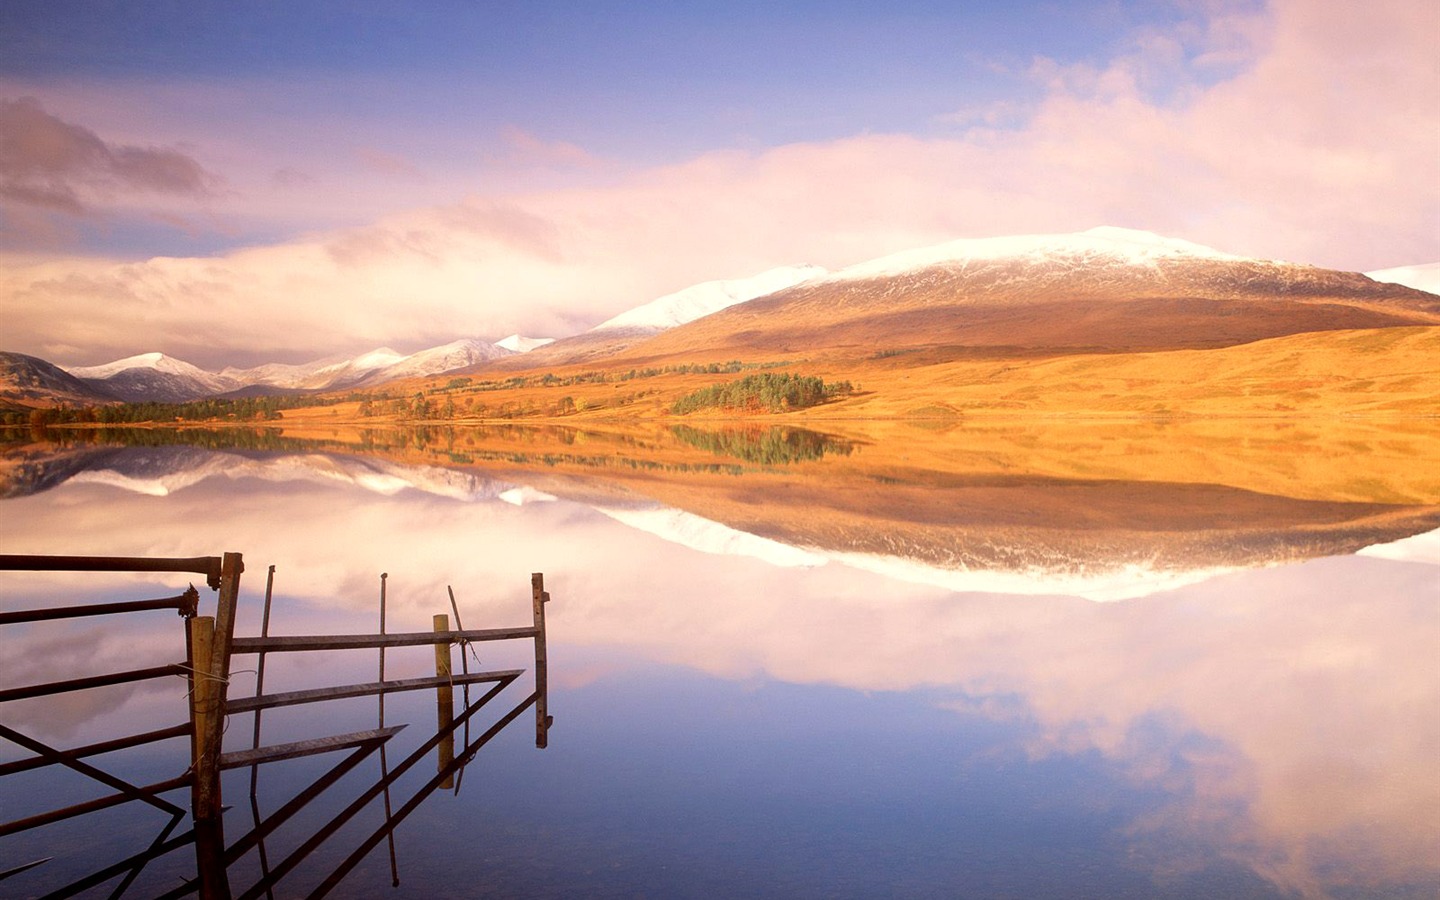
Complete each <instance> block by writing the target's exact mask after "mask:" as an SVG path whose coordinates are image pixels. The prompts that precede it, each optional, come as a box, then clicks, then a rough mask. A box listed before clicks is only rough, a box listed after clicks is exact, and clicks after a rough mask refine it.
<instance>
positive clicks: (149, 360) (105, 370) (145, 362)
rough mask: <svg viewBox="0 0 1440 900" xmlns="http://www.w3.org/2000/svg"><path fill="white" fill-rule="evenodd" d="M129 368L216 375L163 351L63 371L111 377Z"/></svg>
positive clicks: (200, 375) (72, 367)
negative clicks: (167, 354)
mask: <svg viewBox="0 0 1440 900" xmlns="http://www.w3.org/2000/svg"><path fill="white" fill-rule="evenodd" d="M131 369H150V370H152V371H155V372H164V373H165V374H166V375H186V376H190V377H193V378H215V377H217V376H215V375H212V374H211V373H209V372H206V371H205V370H204V369H202V368H200V367H199V366H193V365H191V364H190V363H187V362H185V361H184V360H180V359H175V358H174V357H170V356H166V355H165V354H163V353H139V354H136V355H135V356H127V357H125V358H124V359H117V360H115V361H114V362H112V363H105V364H104V365H102V366H71V367H69V368H66V369H65V371H67V372H69V373H70V374H71V375H74V376H75V377H76V378H112V377H114V376H116V375H119V374H120V373H121V372H125V371H129V370H131Z"/></svg>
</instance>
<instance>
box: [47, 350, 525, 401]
mask: <svg viewBox="0 0 1440 900" xmlns="http://www.w3.org/2000/svg"><path fill="white" fill-rule="evenodd" d="M511 353H512V351H510V350H506V349H504V348H501V347H499V346H497V345H495V344H491V343H489V342H488V341H481V340H475V339H470V338H467V339H463V340H458V341H452V342H451V343H449V344H444V345H442V346H439V347H431V348H430V349H428V350H421V351H419V352H417V353H411V354H403V353H397V352H395V351H394V350H391V349H390V348H388V347H381V348H378V349H376V350H371V351H370V352H368V353H362V354H361V355H359V356H354V357H328V358H326V359H319V360H315V361H314V362H309V363H303V364H300V365H287V364H284V363H270V364H267V365H263V366H255V367H254V368H250V369H237V368H234V367H231V368H227V369H224V370H223V371H221V372H219V373H218V374H217V373H214V372H207V371H205V370H204V369H201V368H200V367H198V366H195V365H192V364H190V363H187V362H184V361H183V360H178V359H175V358H173V357H170V356H166V355H165V354H163V353H142V354H140V355H138V356H129V357H126V358H125V359H119V360H116V361H115V362H112V363H106V364H105V365H101V366H78V367H75V368H71V369H68V370H65V371H67V372H68V373H69V374H70V375H72V376H74V377H75V378H78V379H79V380H80V381H81V382H82V383H84V384H85V385H88V386H89V387H90V388H93V389H95V390H97V391H100V392H102V393H103V394H104V395H107V396H112V397H118V398H119V399H121V400H126V401H130V402H143V401H147V400H156V401H161V402H166V403H182V402H185V401H187V400H199V399H201V398H204V397H214V396H218V395H223V394H234V393H237V392H245V393H251V394H253V393H256V392H257V391H259V392H263V391H264V389H276V390H281V391H326V390H341V389H344V388H350V387H362V386H372V385H376V384H380V383H382V382H386V381H393V380H395V379H397V378H418V377H424V376H426V375H439V374H442V373H444V372H449V371H452V370H454V369H463V368H465V367H467V366H473V365H475V364H477V363H481V362H485V361H487V360H492V359H497V358H499V357H502V356H510V355H511Z"/></svg>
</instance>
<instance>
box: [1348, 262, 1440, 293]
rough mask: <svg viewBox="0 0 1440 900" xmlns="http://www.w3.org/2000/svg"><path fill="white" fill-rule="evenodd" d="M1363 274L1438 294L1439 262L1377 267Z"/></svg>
mask: <svg viewBox="0 0 1440 900" xmlns="http://www.w3.org/2000/svg"><path fill="white" fill-rule="evenodd" d="M1365 275H1366V276H1367V277H1369V278H1371V279H1373V280H1375V281H1383V282H1385V283H1387V284H1403V285H1405V286H1406V287H1412V288H1414V289H1415V290H1417V291H1426V292H1428V293H1431V294H1440V262H1435V263H1425V264H1423V265H1418V266H1396V267H1395V268H1393V269H1377V270H1375V271H1374V272H1366V273H1365Z"/></svg>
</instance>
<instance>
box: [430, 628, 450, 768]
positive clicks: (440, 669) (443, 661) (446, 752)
mask: <svg viewBox="0 0 1440 900" xmlns="http://www.w3.org/2000/svg"><path fill="white" fill-rule="evenodd" d="M434 625H435V633H436V634H445V633H447V632H449V631H450V617H449V616H447V615H445V614H444V613H441V614H440V615H437V616H435V619H434ZM450 659H451V657H450V638H449V637H446V638H445V639H444V640H443V641H439V640H437V641H436V642H435V677H436V678H444V679H446V683H445V684H441V685H439V686H437V687H436V688H435V727H436V729H437V731H436V734H442V733H446V732H448V734H446V737H445V739H444V740H442V741H441V742H440V744H439V746H438V747H436V752H437V754H438V757H439V758H438V761H437V766H438V767H437V768H436V770H435V771H437V772H444V771H445V770H446V769H448V768H450V764H451V763H452V762H454V761H455V732H454V731H453V730H452V729H451V723H453V722H454V721H455V688H454V687H452V686H451V685H450V684H449V679H450V677H451V675H450V669H451V663H450ZM440 787H441V788H443V789H445V790H449V789H451V788H453V787H455V776H454V775H453V774H452V775H447V776H446V777H445V780H444V781H442V782H440Z"/></svg>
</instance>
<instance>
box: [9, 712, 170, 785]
mask: <svg viewBox="0 0 1440 900" xmlns="http://www.w3.org/2000/svg"><path fill="white" fill-rule="evenodd" d="M189 733H190V723H188V722H187V723H185V724H184V725H172V726H171V727H169V728H161V729H159V730H158V731H147V732H145V733H144V734H134V735H130V736H129V737H123V738H116V739H115V740H113V741H102V742H101V743H98V744H88V745H86V746H84V747H75V748H73V749H71V750H62V751H60V752H62V753H64V754H66V755H67V756H69V757H70V758H71V759H84V758H85V757H87V756H99V755H100V754H102V753H111V752H113V751H116V750H128V749H129V748H131V747H139V746H142V745H144V744H153V743H155V742H156V741H163V740H167V739H169V738H176V737H182V736H184V735H187V734H189ZM54 765H58V763H56V762H55V761H53V760H48V759H45V758H43V757H39V756H36V757H31V758H30V759H20V760H16V761H15V762H8V763H0V778H4V777H5V776H6V775H14V774H16V773H19V772H28V771H29V770H31V769H43V768H44V767H46V766H54Z"/></svg>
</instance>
